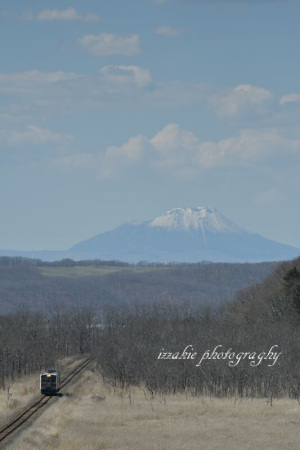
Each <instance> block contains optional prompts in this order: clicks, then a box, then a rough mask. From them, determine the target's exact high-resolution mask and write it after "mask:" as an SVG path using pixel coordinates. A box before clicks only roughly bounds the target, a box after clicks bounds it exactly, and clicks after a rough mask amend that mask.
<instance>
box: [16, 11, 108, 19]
mask: <svg viewBox="0 0 300 450" xmlns="http://www.w3.org/2000/svg"><path fill="white" fill-rule="evenodd" d="M23 18H24V19H25V20H38V21H39V22H49V21H83V22H96V21H98V20H99V17H98V16H97V15H96V14H94V13H87V14H85V15H80V14H78V12H77V11H76V9H74V8H68V9H65V10H59V9H45V10H43V11H40V12H38V13H37V14H33V13H32V12H30V13H27V14H25V15H24V16H23Z"/></svg>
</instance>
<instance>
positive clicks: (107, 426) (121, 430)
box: [1, 367, 300, 450]
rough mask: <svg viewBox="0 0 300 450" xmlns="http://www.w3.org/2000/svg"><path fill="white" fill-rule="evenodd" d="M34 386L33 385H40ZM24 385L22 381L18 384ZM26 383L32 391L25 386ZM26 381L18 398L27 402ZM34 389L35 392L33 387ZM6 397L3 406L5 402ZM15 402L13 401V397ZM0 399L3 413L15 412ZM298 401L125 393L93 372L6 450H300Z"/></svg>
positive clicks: (54, 402) (56, 400) (140, 390)
mask: <svg viewBox="0 0 300 450" xmlns="http://www.w3.org/2000/svg"><path fill="white" fill-rule="evenodd" d="M35 385H36V383H35ZM20 386H21V384H20ZM26 386H27V388H26ZM29 387H30V385H29V383H28V382H26V383H24V384H23V391H22V389H20V394H18V395H17V394H16V395H15V400H16V401H21V400H19V398H18V397H20V398H21V397H23V398H26V397H27V398H30V396H32V393H31V392H30V391H31V389H29ZM32 388H34V387H32ZM3 398H5V401H3ZM12 398H13V397H12ZM12 398H11V399H10V400H9V401H7V392H5V393H3V394H2V395H1V404H2V405H3V406H4V408H2V413H1V414H2V415H3V412H5V410H7V411H10V409H9V405H8V402H11V401H12ZM299 425H300V405H299V404H298V402H297V401H296V400H290V399H280V400H276V399H275V400H274V401H273V402H272V406H271V404H270V402H268V401H267V400H265V399H254V400H252V401H251V400H240V399H234V398H231V399H216V398H206V397H205V398H203V397H200V398H199V397H197V398H195V397H192V396H189V395H172V396H155V397H154V398H153V397H151V395H150V394H149V393H148V392H147V391H146V390H145V389H143V388H142V387H133V388H131V389H129V390H125V391H122V390H121V389H114V388H113V387H112V386H111V385H109V384H106V383H104V382H103V380H102V377H101V375H100V374H99V373H98V371H97V370H96V369H95V367H90V368H89V369H88V370H85V371H84V372H83V374H82V377H81V378H80V379H79V380H77V382H76V383H74V384H72V386H70V387H68V388H66V389H65V391H64V395H63V396H62V397H57V398H53V400H52V401H51V405H50V406H49V407H46V409H45V411H44V412H43V413H42V414H41V415H40V416H39V417H38V418H37V419H36V420H35V421H34V422H33V423H32V424H31V426H30V427H27V428H26V429H24V431H22V432H20V433H19V434H18V436H17V437H16V438H15V439H14V441H13V442H11V443H10V444H9V445H7V446H6V447H5V448H6V449H9V450H29V449H30V450H32V449H38V450H44V449H61V450H67V449H68V450H71V449H72V450H77V449H78V450H79V449H80V450H82V449H84V450H102V449H103V450H104V449H107V450H108V449H109V450H162V449H163V450H171V449H172V450H182V449H184V450H202V449H203V450H204V449H205V450H227V449H228V450H235V449H236V450H237V449H239V450H241V449H242V450H244V449H245V450H246V449H249V450H250V449H251V450H253V449H255V450H260V449H270V450H271V449H272V450H284V449H299V442H300V426H299Z"/></svg>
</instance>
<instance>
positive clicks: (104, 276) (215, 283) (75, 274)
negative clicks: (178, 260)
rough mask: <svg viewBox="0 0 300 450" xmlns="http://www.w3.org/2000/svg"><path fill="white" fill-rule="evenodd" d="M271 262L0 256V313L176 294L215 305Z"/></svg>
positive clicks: (147, 299)
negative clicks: (45, 259)
mask: <svg viewBox="0 0 300 450" xmlns="http://www.w3.org/2000/svg"><path fill="white" fill-rule="evenodd" d="M275 266H276V263H258V264H211V263H199V264H182V265H172V264H170V265H162V264H160V265H155V264H150V265H147V264H145V263H140V264H137V265H129V264H124V263H120V262H118V261H111V262H103V261H80V262H75V261H71V260H63V261H57V262H54V263H46V262H42V261H39V260H31V259H25V258H8V257H2V258H0V314H7V313H10V312H14V311H15V310H16V308H17V307H18V306H23V307H26V308H27V309H29V310H30V311H32V312H33V311H36V312H37V311H43V312H47V311H48V310H49V309H51V308H53V307H54V306H55V305H56V306H60V307H65V308H69V309H72V308H81V307H89V308H91V309H93V310H94V311H96V312H99V311H101V309H102V308H103V307H104V306H106V305H119V306H127V307H129V305H131V304H134V303H143V302H146V303H152V302H155V301H159V300H163V299H176V301H182V302H184V303H187V302H188V303H191V304H193V305H194V306H195V307H198V306H200V305H210V306H218V305H220V304H222V303H224V302H226V301H228V300H229V299H232V298H233V296H234V295H235V293H236V292H237V290H239V289H241V288H244V287H247V286H249V285H253V284H255V283H257V282H261V281H262V280H264V279H265V278H266V276H267V275H269V274H270V273H271V271H272V269H273V268H274V267H275Z"/></svg>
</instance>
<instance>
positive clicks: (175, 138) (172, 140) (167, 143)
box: [150, 123, 198, 153]
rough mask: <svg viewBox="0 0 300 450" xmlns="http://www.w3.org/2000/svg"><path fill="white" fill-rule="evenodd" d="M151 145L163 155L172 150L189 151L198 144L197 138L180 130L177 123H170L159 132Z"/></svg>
mask: <svg viewBox="0 0 300 450" xmlns="http://www.w3.org/2000/svg"><path fill="white" fill-rule="evenodd" d="M150 142H151V144H152V145H153V146H154V147H155V148H156V149H157V150H160V151H161V152H163V153H169V152H173V151H174V150H191V149H193V148H195V146H196V145H197V143H198V138H197V137H196V136H195V135H194V134H193V133H191V132H190V131H186V130H182V129H181V128H180V126H179V125H178V124H177V123H170V124H169V125H167V126H165V127H164V128H163V129H162V130H161V131H159V132H158V133H157V134H156V135H155V136H154V137H153V138H152V139H151V141H150Z"/></svg>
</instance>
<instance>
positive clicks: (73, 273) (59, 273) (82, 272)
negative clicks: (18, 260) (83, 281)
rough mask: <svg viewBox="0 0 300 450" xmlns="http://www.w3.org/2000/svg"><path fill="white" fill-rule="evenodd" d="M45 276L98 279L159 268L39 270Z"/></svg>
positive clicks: (166, 268)
mask: <svg viewBox="0 0 300 450" xmlns="http://www.w3.org/2000/svg"><path fill="white" fill-rule="evenodd" d="M38 270H39V272H40V273H41V274H42V275H43V276H47V277H72V278H80V277H98V276H102V275H110V274H112V273H116V272H127V273H128V272H131V273H145V272H149V271H155V270H156V271H157V267H150V266H145V267H135V266H130V267H126V266H93V265H90V266H73V267H55V266H53V267H49V266H43V267H39V268H38ZM159 270H168V267H160V269H159Z"/></svg>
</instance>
